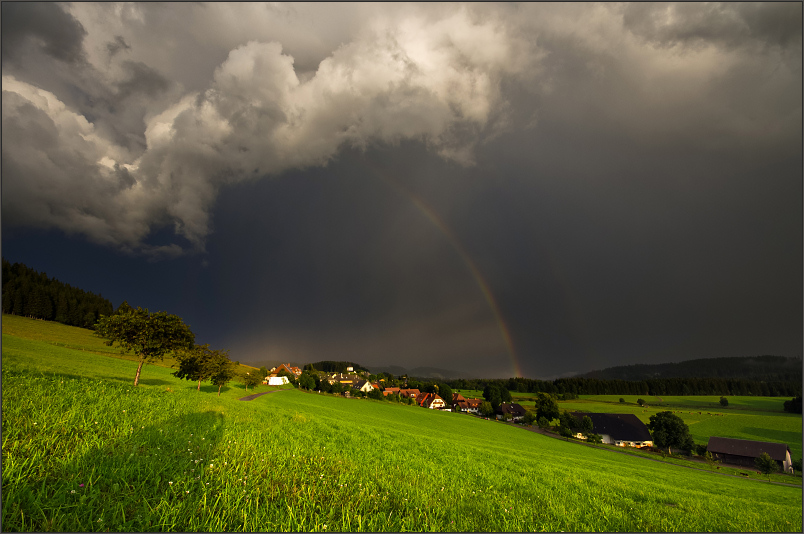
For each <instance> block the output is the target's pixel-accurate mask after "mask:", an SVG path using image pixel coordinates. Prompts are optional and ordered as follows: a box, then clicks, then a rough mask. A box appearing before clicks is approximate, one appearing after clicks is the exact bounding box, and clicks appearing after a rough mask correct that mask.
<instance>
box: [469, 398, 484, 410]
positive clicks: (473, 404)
mask: <svg viewBox="0 0 804 534" xmlns="http://www.w3.org/2000/svg"><path fill="white" fill-rule="evenodd" d="M482 403H483V401H482V400H480V399H466V413H477V412H479V411H480V405H481V404H482Z"/></svg>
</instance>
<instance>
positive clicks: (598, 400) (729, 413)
mask: <svg viewBox="0 0 804 534" xmlns="http://www.w3.org/2000/svg"><path fill="white" fill-rule="evenodd" d="M580 397H581V398H580V399H578V400H572V401H560V402H559V403H558V404H559V408H561V409H565V410H579V411H585V412H605V413H633V414H636V416H637V417H639V418H640V419H641V420H642V421H644V422H645V423H648V421H649V420H650V416H651V415H653V414H655V413H658V412H661V411H665V410H671V411H673V412H674V413H675V414H676V415H678V416H679V417H681V419H683V420H684V422H685V423H686V424H687V425H688V426H689V428H690V434H691V435H692V438H693V439H694V440H695V442H696V443H700V444H704V445H705V444H706V443H707V442H708V441H709V437H710V436H720V437H724V438H738V439H751V440H757V441H771V442H776V443H785V444H787V445H788V446H789V447H790V454H791V456H792V457H793V458H794V459H795V458H801V453H802V447H801V435H802V434H801V432H802V425H801V415H800V414H790V413H786V412H784V410H783V403H784V401H785V400H789V399H787V398H786V397H727V399H728V401H729V405H728V406H726V407H723V406H720V396H717V397H714V396H708V397H707V396H701V397H697V396H688V397H669V396H667V397H662V400H661V401H660V400H659V399H658V398H656V397H650V396H647V395H646V396H644V397H639V396H637V395H625V396H622V395H588V396H587V395H581V396H580ZM620 397H623V400H625V403H620V402H619V399H620ZM639 398H643V400H644V401H645V402H646V406H644V407H641V406H639V405H638V404H637V403H636V401H637V399H639Z"/></svg>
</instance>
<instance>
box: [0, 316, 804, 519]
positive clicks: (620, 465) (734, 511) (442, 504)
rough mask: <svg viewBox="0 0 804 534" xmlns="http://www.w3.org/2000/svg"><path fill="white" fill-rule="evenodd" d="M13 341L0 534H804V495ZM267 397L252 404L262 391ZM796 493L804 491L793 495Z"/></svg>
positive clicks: (471, 422) (6, 365)
mask: <svg viewBox="0 0 804 534" xmlns="http://www.w3.org/2000/svg"><path fill="white" fill-rule="evenodd" d="M132 366H133V363H132V362H128V361H125V360H120V359H115V358H109V357H106V356H102V355H98V354H94V353H91V352H87V351H83V352H82V351H81V350H77V349H69V348H65V347H58V346H55V345H53V344H52V343H49V342H47V341H44V340H38V341H37V340H24V339H21V338H19V337H17V336H14V335H11V334H9V333H7V332H5V324H4V335H3V369H2V379H3V420H2V425H3V447H2V455H3V456H2V460H3V481H2V483H3V487H2V489H3V502H2V507H3V510H2V519H3V527H4V530H36V531H47V530H60V531H95V530H114V531H121V530H122V531H141V530H173V531H202V530H203V531H210V530H212V531H260V530H268V531H284V530H302V531H319V532H325V531H397V532H399V531H407V530H418V531H421V530H427V531H503V532H510V531H525V530H528V531H530V530H548V531H559V530H565V531H592V530H603V531H671V530H684V531H709V530H711V531H801V528H802V513H801V498H802V493H801V488H799V487H786V486H780V485H772V484H768V483H764V482H760V481H756V480H741V479H736V478H731V477H724V476H721V475H716V474H713V473H706V472H701V471H694V470H690V469H685V468H682V467H677V466H673V465H667V464H662V463H658V462H652V461H648V460H644V459H640V458H635V457H631V456H628V455H623V454H615V453H611V452H607V451H604V450H597V449H592V448H588V447H584V446H579V445H577V444H573V443H567V442H564V441H560V440H556V439H551V438H547V437H544V436H541V435H539V434H536V433H532V432H527V431H524V430H522V429H519V428H514V427H511V426H507V425H503V424H499V423H495V422H491V421H485V420H481V419H477V418H472V417H469V416H466V415H459V414H451V413H439V412H433V411H430V410H424V409H421V408H417V407H412V406H403V405H397V404H388V403H382V402H375V401H370V400H350V399H344V398H336V397H331V396H326V395H318V394H314V393H304V392H300V391H297V390H284V391H274V392H272V393H270V394H267V395H264V396H262V397H259V398H258V399H256V400H254V401H251V402H240V401H238V400H237V398H239V397H241V396H243V395H245V392H244V391H243V389H242V385H239V384H235V385H233V386H231V387H229V388H228V389H227V390H226V391H224V393H223V394H222V396H221V397H220V398H219V397H217V396H216V395H215V393H214V392H213V389H214V388H212V387H211V386H206V387H203V388H202V392H201V393H199V392H196V391H195V390H194V384H192V383H190V382H188V381H184V382H182V381H179V380H176V379H175V378H174V377H172V376H171V375H170V370H169V369H165V368H159V367H149V368H146V369H148V375H147V376H146V375H145V373H144V377H145V378H149V379H150V380H151V382H145V381H143V382H142V384H143V385H141V386H140V387H138V388H134V387H132V386H131V385H130V379H131V376H132V375H133V371H132V369H133V367H132ZM268 390H269V388H267V387H261V388H259V389H258V390H257V391H268ZM799 480H800V479H799Z"/></svg>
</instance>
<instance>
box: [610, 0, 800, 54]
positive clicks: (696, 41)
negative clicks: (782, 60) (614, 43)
mask: <svg viewBox="0 0 804 534" xmlns="http://www.w3.org/2000/svg"><path fill="white" fill-rule="evenodd" d="M623 23H624V27H625V29H627V30H630V31H632V32H633V33H634V34H636V35H638V36H640V37H641V38H643V39H645V40H646V41H648V42H651V43H655V44H658V45H661V46H674V45H677V44H681V45H693V46H694V45H705V44H715V45H721V46H726V47H729V48H737V47H746V46H756V45H760V46H779V47H783V48H786V47H799V48H800V47H801V5H800V4H797V3H793V2H783V3H770V2H763V3H753V2H736V3H728V4H720V3H697V2H683V3H666V4H665V3H662V4H652V3H641V2H640V3H634V4H628V5H627V6H626V8H625V11H624V13H623Z"/></svg>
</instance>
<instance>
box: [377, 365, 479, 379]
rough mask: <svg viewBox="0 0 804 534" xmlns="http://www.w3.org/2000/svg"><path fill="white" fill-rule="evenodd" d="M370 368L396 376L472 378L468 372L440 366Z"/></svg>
mask: <svg viewBox="0 0 804 534" xmlns="http://www.w3.org/2000/svg"><path fill="white" fill-rule="evenodd" d="M370 370H371V372H372V373H390V374H392V375H394V376H401V375H407V376H409V377H411V378H439V379H442V380H444V379H455V378H472V377H471V376H469V375H467V374H466V373H461V372H458V371H453V370H450V369H441V368H439V367H414V368H413V369H405V368H404V367H400V366H398V365H387V366H383V367H371V368H370Z"/></svg>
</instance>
